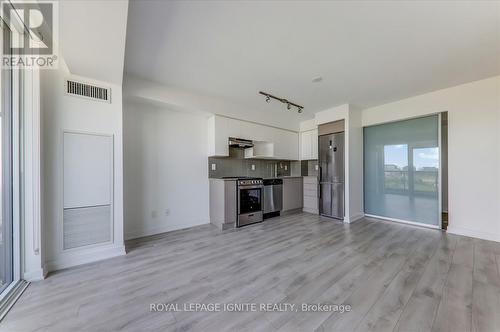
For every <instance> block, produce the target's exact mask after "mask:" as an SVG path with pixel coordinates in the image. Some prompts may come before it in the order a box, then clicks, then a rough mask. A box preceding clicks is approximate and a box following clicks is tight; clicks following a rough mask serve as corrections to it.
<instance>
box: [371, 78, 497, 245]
mask: <svg viewBox="0 0 500 332" xmlns="http://www.w3.org/2000/svg"><path fill="white" fill-rule="evenodd" d="M444 111H448V177H449V184H448V195H449V198H448V206H449V227H448V231H449V232H450V233H456V234H462V235H468V236H473V237H479V238H483V239H489V240H496V241H500V213H499V207H500V134H499V133H500V77H499V76H497V77H493V78H489V79H485V80H481V81H477V82H472V83H468V84H463V85H459V86H456V87H452V88H448V89H444V90H439V91H435V92H432V93H427V94H424V95H421V96H417V97H412V98H408V99H404V100H400V101H397V102H393V103H389V104H386V105H381V106H377V107H373V108H369V109H365V110H363V113H362V121H363V126H368V125H372V124H376V123H384V122H390V121H395V120H401V119H406V118H412V117H418V116H423V115H428V114H433V113H439V112H444Z"/></svg>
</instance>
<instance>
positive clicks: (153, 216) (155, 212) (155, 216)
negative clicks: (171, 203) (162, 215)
mask: <svg viewBox="0 0 500 332" xmlns="http://www.w3.org/2000/svg"><path fill="white" fill-rule="evenodd" d="M157 217H158V212H157V211H156V210H153V211H151V218H153V219H154V218H157Z"/></svg>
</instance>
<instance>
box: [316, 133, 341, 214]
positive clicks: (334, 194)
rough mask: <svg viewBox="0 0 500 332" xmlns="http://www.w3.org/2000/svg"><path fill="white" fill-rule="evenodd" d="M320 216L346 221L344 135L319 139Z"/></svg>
mask: <svg viewBox="0 0 500 332" xmlns="http://www.w3.org/2000/svg"><path fill="white" fill-rule="evenodd" d="M318 158H319V179H318V180H319V181H318V183H319V214H320V215H322V216H326V217H332V218H337V219H344V133H337V134H329V135H322V136H319V137H318Z"/></svg>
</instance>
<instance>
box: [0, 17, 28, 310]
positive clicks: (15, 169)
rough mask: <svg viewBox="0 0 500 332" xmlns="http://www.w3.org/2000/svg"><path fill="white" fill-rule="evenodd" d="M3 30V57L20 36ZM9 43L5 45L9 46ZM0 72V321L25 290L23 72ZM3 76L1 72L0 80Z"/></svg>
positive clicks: (1, 44) (5, 25)
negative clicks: (2, 129)
mask: <svg viewBox="0 0 500 332" xmlns="http://www.w3.org/2000/svg"><path fill="white" fill-rule="evenodd" d="M0 24H2V27H1V28H2V30H1V38H0V47H1V48H2V49H1V52H0V53H1V54H4V51H3V46H4V38H7V39H9V40H8V43H9V44H10V39H11V38H21V34H20V33H19V32H18V31H17V30H15V29H12V30H11V28H10V27H9V26H8V24H7V23H5V22H4V21H1V22H0ZM9 44H8V45H9ZM0 70H2V71H5V70H7V71H8V78H9V79H8V82H7V83H8V85H9V86H8V90H5V93H4V83H5V82H4V81H2V82H1V89H2V101H1V102H2V107H4V108H5V107H8V108H10V112H9V113H10V114H9V117H10V119H9V121H10V126H11V128H10V135H9V136H10V138H9V140H10V142H9V150H10V160H11V162H10V163H9V167H10V174H9V176H10V181H9V187H10V194H9V196H10V202H9V205H10V209H11V215H10V216H9V218H10V220H9V222H11V235H12V237H11V245H12V262H11V266H12V281H11V283H10V284H9V285H8V286H7V287H5V289H4V290H3V291H2V292H1V293H0V320H1V319H2V318H3V316H4V315H5V314H6V313H7V311H8V310H9V309H10V307H11V306H12V305H13V303H14V301H15V299H16V298H17V297H18V296H19V295H20V294H21V293H22V291H23V290H24V289H25V288H26V287H27V283H26V282H24V281H22V280H21V273H22V264H23V249H22V241H21V233H22V227H21V220H22V218H23V216H22V201H23V200H22V198H21V197H22V196H21V195H22V189H21V188H22V178H21V173H22V170H21V165H22V161H23V160H22V159H21V158H22V156H23V151H22V146H23V141H22V137H21V134H22V131H21V123H22V118H21V116H22V112H21V111H22V107H23V104H22V101H21V96H22V91H23V88H22V81H23V80H22V78H23V72H22V70H21V69H19V68H15V67H14V68H1V69H0ZM3 75H4V73H3V72H2V78H3Z"/></svg>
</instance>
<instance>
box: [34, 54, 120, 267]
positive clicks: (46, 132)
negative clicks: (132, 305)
mask: <svg viewBox="0 0 500 332" xmlns="http://www.w3.org/2000/svg"><path fill="white" fill-rule="evenodd" d="M59 66H60V68H59V69H58V70H42V71H41V74H40V84H41V117H42V168H43V172H42V181H43V183H42V185H43V227H44V229H43V233H44V236H45V241H44V243H45V246H46V248H45V254H46V257H45V259H46V268H47V270H49V271H51V270H57V269H61V268H66V267H69V266H74V265H79V264H83V263H87V262H91V261H95V260H99V259H104V258H108V257H112V256H116V255H121V254H124V253H125V251H124V245H123V188H122V185H123V172H122V160H123V158H122V89H121V86H120V85H113V84H107V83H104V84H105V85H106V86H110V87H111V95H112V103H111V104H109V103H103V102H98V101H90V100H86V99H83V98H79V97H73V96H67V95H65V93H64V78H66V77H71V76H70V73H69V71H68V69H67V67H66V66H65V62H64V60H63V59H62V58H60V64H59ZM76 79H78V77H76ZM84 80H85V81H87V82H88V81H91V82H92V80H89V79H87V78H84ZM94 82H95V81H94ZM96 83H102V82H96ZM64 130H70V131H81V132H90V133H100V134H107V135H113V137H114V192H113V195H114V227H113V231H114V232H113V243H111V244H107V245H101V246H93V247H87V248H80V249H71V250H63V249H62V248H63V246H62V211H63V183H62V179H63V170H62V167H63V158H62V153H63V131H64Z"/></svg>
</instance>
